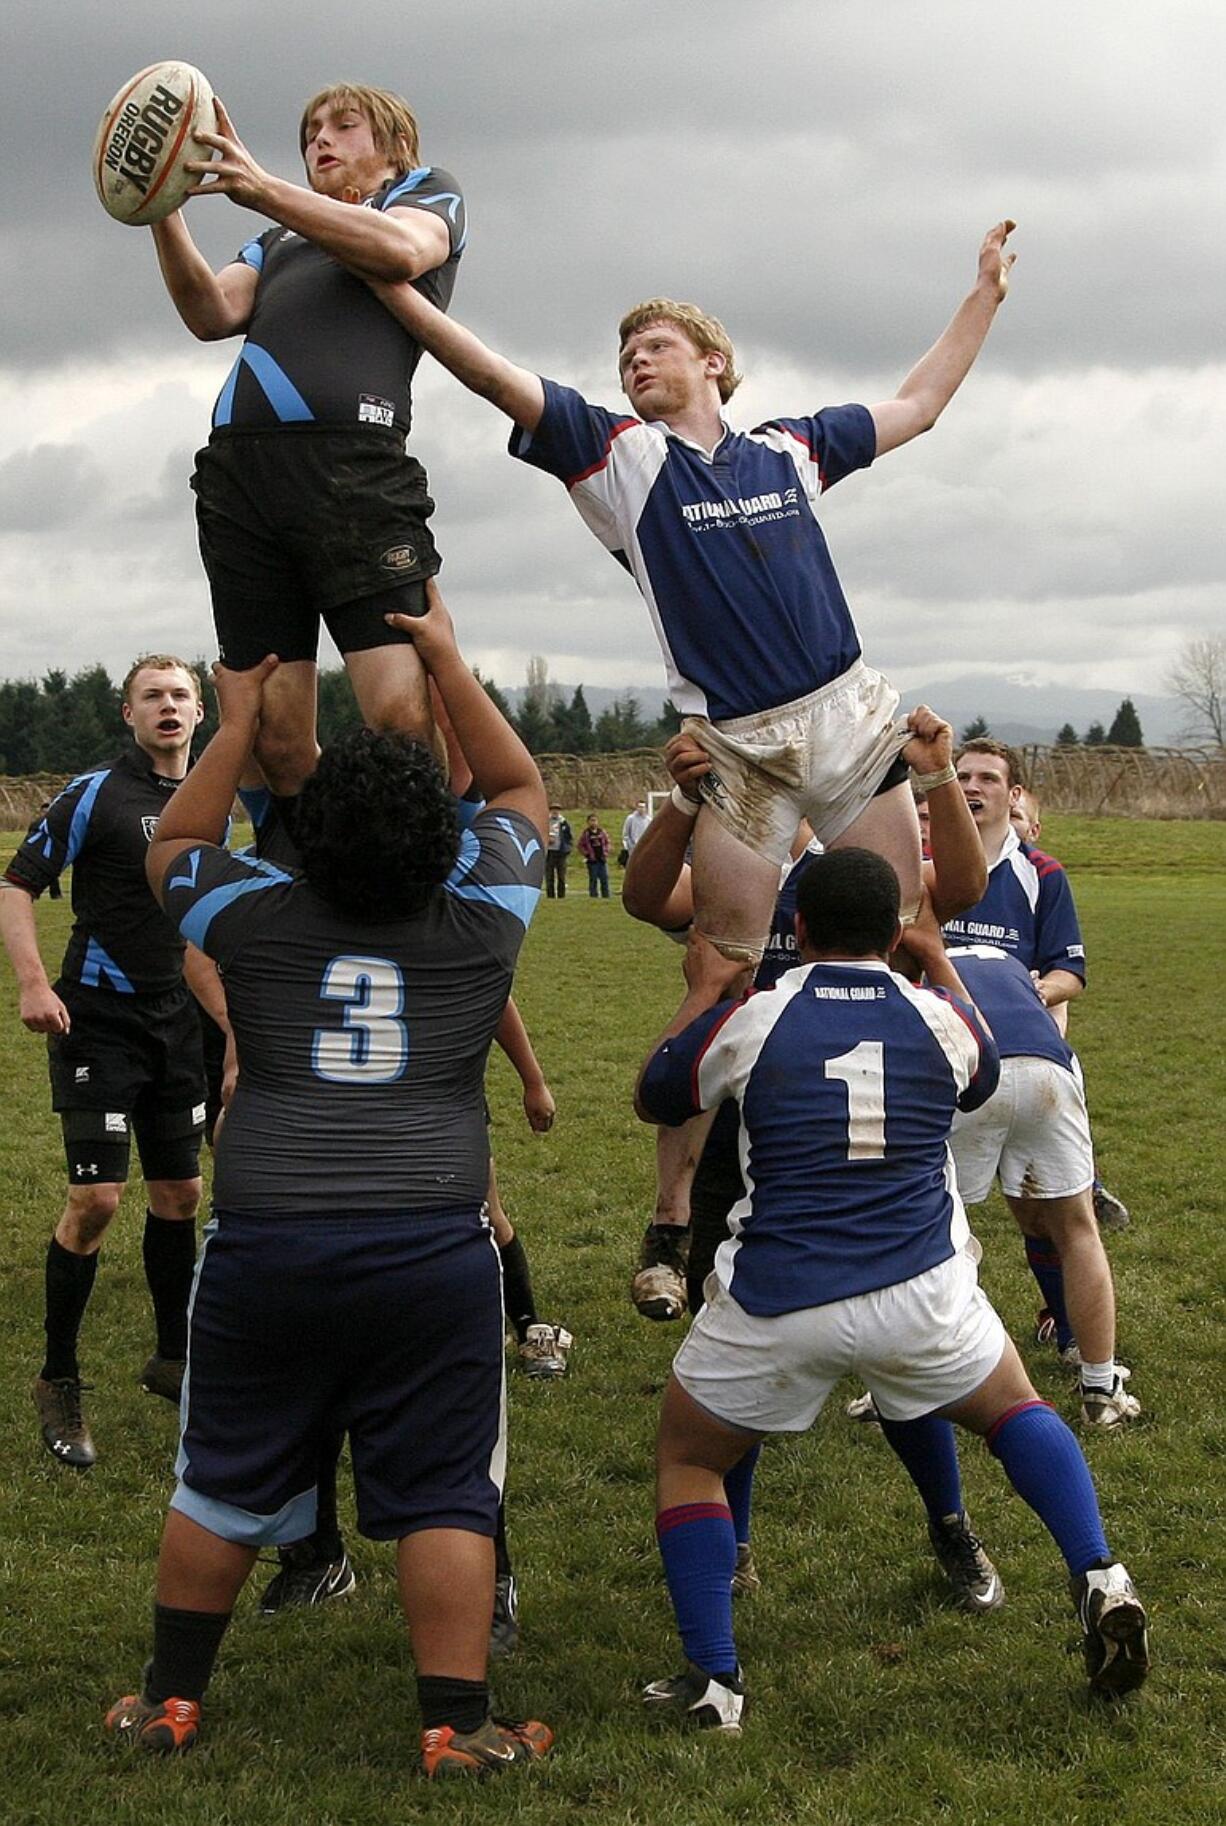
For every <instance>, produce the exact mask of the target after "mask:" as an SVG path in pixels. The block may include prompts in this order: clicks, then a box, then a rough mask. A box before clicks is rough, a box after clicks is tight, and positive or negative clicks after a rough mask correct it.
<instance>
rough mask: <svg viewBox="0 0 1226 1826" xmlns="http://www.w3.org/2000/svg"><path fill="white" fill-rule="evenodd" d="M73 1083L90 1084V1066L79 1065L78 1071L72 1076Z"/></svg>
mask: <svg viewBox="0 0 1226 1826" xmlns="http://www.w3.org/2000/svg"><path fill="white" fill-rule="evenodd" d="M72 1081H73V1083H74V1084H88V1083H89V1066H88V1065H78V1066H77V1069H76V1071H74V1072H73V1074H72Z"/></svg>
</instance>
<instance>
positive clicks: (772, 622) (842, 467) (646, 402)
mask: <svg viewBox="0 0 1226 1826" xmlns="http://www.w3.org/2000/svg"><path fill="white" fill-rule="evenodd" d="M1012 227H1013V224H1012V223H1011V222H1001V223H999V224H997V226H996V227H995V228H993V229H992V230H991V231H990V232H989V233H988V235H987V237H986V238H985V240H984V242H983V245H982V247H981V249H980V253H979V268H978V276H977V279H976V283H975V286H974V288H973V290H972V291H971V293H970V294H969V296H968V297H967V298H966V299H965V301H964V302H963V304H962V305H961V307H960V308H959V310H958V311H957V313H956V314H955V316H954V318H953V319H952V321H951V323H950V324H949V326H948V328H947V329H946V330H945V332H944V334H943V335H942V336H941V337H940V338H939V340H938V341H937V343H936V344H935V345H934V347H933V348H932V349H931V350H929V352H928V354H927V355H925V356H924V357H923V358H922V359H921V361H920V362H919V364H918V365H917V366H916V367H915V369H914V370H913V371H912V373H911V374H910V375H909V376H908V377H907V379H906V380H905V381H904V382H903V384H902V386H901V388H900V389H899V392H898V394H897V395H896V397H895V398H894V399H892V400H888V401H885V402H884V403H882V404H880V405H876V406H873V407H871V408H869V407H866V406H862V405H850V406H837V407H831V408H828V409H825V410H823V411H820V412H817V413H814V414H811V415H808V416H804V417H794V418H778V419H773V420H770V421H768V422H767V423H765V424H762V425H759V426H757V427H756V428H755V429H754V430H752V431H750V432H747V433H746V432H740V431H735V430H733V429H732V427H731V426H730V425H729V424H728V422H727V420H726V419H725V417H724V414H723V407H724V405H725V404H726V403H727V401H728V400H729V399H730V397H731V395H732V393H733V391H734V389H735V387H736V385H737V383H738V380H739V376H738V375H737V373H736V367H735V357H734V353H733V349H732V345H731V343H730V341H729V339H728V337H727V334H726V332H725V331H724V329H723V327H722V325H720V324H719V323H718V322H717V321H716V320H715V319H714V318H711V317H708V316H707V315H706V314H705V313H704V312H702V311H700V310H698V309H697V307H695V306H693V305H679V304H677V303H676V302H675V301H673V300H670V299H663V298H657V299H652V300H650V301H648V302H647V303H645V304H643V305H641V306H639V307H637V308H636V309H635V310H633V311H631V312H630V313H629V314H628V315H627V316H626V317H625V318H624V319H623V320H622V323H621V326H620V332H619V336H620V352H619V373H620V376H621V381H622V385H623V388H624V390H625V393H626V395H627V397H628V399H629V402H630V406H631V412H630V413H629V414H628V413H625V412H616V411H609V410H606V409H605V408H603V407H600V406H595V405H592V404H590V403H589V402H588V401H587V400H586V399H584V398H583V397H582V396H581V395H580V394H578V393H576V392H575V391H574V390H573V389H572V388H569V387H564V386H560V385H558V384H557V383H556V382H554V381H547V380H542V379H541V378H540V377H539V376H537V375H535V374H532V373H530V372H529V371H528V370H526V369H524V368H520V367H517V366H516V365H515V364H514V363H512V362H510V361H507V360H506V359H505V358H503V357H502V356H499V355H496V354H494V353H493V352H491V351H490V350H489V349H487V348H486V347H485V346H484V345H483V344H482V343H481V342H480V341H479V340H478V339H477V338H476V337H475V336H473V335H472V334H471V332H470V331H468V330H466V329H464V328H463V327H462V326H461V325H459V324H457V323H455V322H454V320H450V319H448V318H446V317H444V316H443V315H442V313H440V312H438V311H436V310H433V309H432V308H431V307H430V305H429V303H428V301H427V300H425V299H423V298H421V297H420V296H419V295H417V294H416V293H414V292H413V290H412V288H410V287H406V286H404V285H398V286H380V287H378V288H377V289H378V291H379V295H380V296H381V297H384V298H386V299H387V301H388V303H389V306H390V308H391V309H393V310H394V311H395V313H396V315H397V317H398V318H399V320H400V321H401V322H402V323H404V324H405V325H406V326H407V327H408V328H409V329H410V330H411V332H412V334H413V335H415V336H416V337H417V339H418V340H419V341H420V342H421V343H422V345H423V346H424V347H425V348H427V349H428V350H429V351H430V353H431V354H432V355H434V356H435V357H436V359H438V360H439V361H441V362H442V363H443V365H444V366H445V367H447V368H449V369H450V370H451V372H452V373H453V374H455V375H457V377H458V378H459V379H460V380H462V381H463V382H464V383H465V384H466V385H467V386H468V387H470V388H471V389H472V390H473V391H474V392H477V393H479V394H481V395H483V396H484V397H486V398H488V399H490V400H491V401H492V402H493V403H494V404H495V405H496V406H498V407H499V408H500V409H501V410H502V411H503V412H505V413H506V414H507V415H508V416H509V417H510V418H511V419H512V420H513V421H514V423H515V427H516V429H515V431H514V432H513V434H512V437H511V451H512V454H513V455H515V456H517V457H520V458H522V459H523V460H524V461H526V462H528V463H531V464H534V465H535V466H537V467H539V468H542V469H545V470H546V471H548V472H549V473H550V474H552V475H555V476H557V477H558V478H559V479H560V480H561V481H563V482H564V484H565V485H566V487H567V489H568V491H569V493H570V495H571V498H572V500H573V501H574V502H575V505H576V507H577V508H578V509H579V511H580V513H581V515H582V516H583V518H584V520H585V522H586V523H587V525H588V526H589V527H590V528H591V529H592V531H593V532H594V533H595V535H596V537H597V538H598V539H599V540H600V542H601V544H602V545H604V546H605V547H606V549H607V550H608V551H609V552H610V553H611V554H612V555H613V556H614V557H615V558H616V559H617V560H618V561H619V562H620V563H621V564H622V565H624V566H625V567H626V569H628V570H629V571H630V572H631V574H632V575H633V577H634V579H635V582H636V583H637V585H638V587H639V589H640V591H641V592H642V594H643V596H644V598H645V600H646V602H647V605H648V609H649V612H650V614H651V616H652V620H653V623H654V625H655V629H656V633H657V637H658V638H659V641H660V644H661V647H662V650H663V653H664V658H665V665H666V668H667V672H668V679H669V692H670V695H671V698H672V701H673V702H674V703H675V704H676V705H677V706H678V708H679V709H680V710H681V711H682V712H683V713H684V715H685V717H686V719H687V726H692V727H693V728H695V729H696V731H697V733H698V735H699V739H700V740H701V742H702V744H703V746H704V747H706V748H707V750H708V752H709V753H710V755H711V757H712V761H713V770H712V774H711V777H710V779H709V780H708V781H707V782H706V784H705V786H704V810H703V813H702V816H701V817H700V818H699V820H698V824H697V828H696V831H695V843H694V873H695V903H696V919H697V923H698V927H699V930H700V931H702V932H703V933H704V934H705V935H706V936H707V937H709V938H710V939H711V940H712V942H713V943H715V944H716V946H717V947H718V948H719V949H721V950H722V951H723V952H724V954H725V955H727V956H730V957H740V958H742V959H745V960H748V961H751V962H755V963H756V961H757V959H758V957H759V956H760V955H761V948H762V943H763V940H764V938H765V935H766V931H767V927H768V925H769V923H770V910H771V907H772V905H773V903H774V898H775V893H776V889H777V885H778V875H777V870H778V868H779V866H780V864H781V863H782V862H783V860H784V858H785V857H786V855H787V852H788V847H789V845H790V844H791V841H792V837H793V834H794V833H795V830H796V826H797V824H798V822H799V821H800V819H801V818H802V817H805V818H807V819H808V820H809V822H810V824H811V825H812V826H813V829H814V831H815V833H816V835H817V836H818V837H819V838H820V840H821V841H822V842H823V843H824V844H826V845H827V846H829V845H833V844H838V843H843V844H866V845H868V846H869V847H871V848H874V849H876V850H878V851H879V852H880V853H882V854H884V855H885V856H887V857H888V858H889V860H890V861H891V862H892V863H893V864H894V865H895V867H896V869H897V871H898V872H899V874H900V876H901V878H902V882H903V897H904V907H905V909H906V911H907V912H908V913H913V912H914V910H915V908H916V907H917V906H918V904H919V899H920V872H919V863H920V858H919V841H918V833H917V829H916V820H915V811H914V807H913V805H912V802H911V796H910V792H909V791H908V790H907V789H906V787H905V785H904V784H903V782H904V781H905V772H904V771H903V770H902V769H901V767H898V768H896V767H895V763H896V762H897V757H898V754H899V751H900V750H901V748H902V747H903V746H904V744H905V743H906V741H907V739H908V734H909V732H908V730H907V728H906V726H905V725H903V724H900V723H897V722H896V721H895V714H894V713H895V710H896V708H897V705H898V696H897V693H896V692H895V691H893V689H892V688H891V687H890V686H889V685H888V683H887V682H886V681H885V680H884V679H883V678H882V677H881V676H880V674H878V673H876V672H874V671H872V670H871V669H870V668H868V667H866V666H865V665H864V662H863V660H862V658H861V656H860V643H859V637H858V635H857V634H856V630H855V626H854V624H853V622H852V618H851V614H850V611H849V610H848V607H847V603H846V600H845V598H844V596H843V592H842V589H841V586H840V584H839V581H838V577H837V575H836V573H835V570H834V566H833V563H832V561H831V558H830V554H829V551H828V549H827V546H826V542H825V537H824V535H823V533H822V530H821V527H820V525H819V523H818V520H817V518H816V513H815V507H816V503H817V501H818V500H819V498H820V496H821V495H822V494H823V493H824V491H825V490H826V489H827V488H829V487H831V486H832V485H833V484H834V483H835V482H837V481H839V480H840V479H841V478H842V477H844V476H846V475H848V474H850V473H851V472H852V471H853V470H856V469H861V468H865V467H867V466H868V465H869V464H871V463H872V462H873V460H874V458H875V457H878V456H882V455H884V454H885V453H886V452H887V451H889V450H893V449H895V448H896V447H897V446H898V445H900V444H903V443H906V442H908V441H909V440H910V439H911V438H913V437H915V436H917V435H918V434H919V433H920V432H922V431H925V430H927V429H929V427H930V426H931V425H932V424H934V423H935V421H936V419H937V417H938V416H939V415H940V413H941V412H942V411H943V409H944V408H945V406H946V405H947V404H948V402H949V400H950V399H951V398H952V396H953V394H954V392H955V391H956V389H957V387H958V386H959V385H960V384H961V382H962V380H963V379H964V378H965V376H966V374H967V372H968V371H969V369H970V367H971V364H972V362H973V361H974V359H975V357H976V355H977V354H978V352H979V350H980V348H981V347H982V344H983V341H984V338H985V337H986V335H987V333H988V330H989V328H990V326H991V323H992V320H993V318H994V317H995V314H996V311H997V309H998V307H999V305H1000V303H1001V301H1002V300H1003V298H1004V296H1005V293H1006V291H1007V289H1008V275H1009V270H1010V268H1011V266H1012V264H1013V256H1012V255H1011V254H1006V252H1005V251H1004V243H1005V239H1006V237H1007V235H1008V234H1009V232H1010V230H1011V228H1012Z"/></svg>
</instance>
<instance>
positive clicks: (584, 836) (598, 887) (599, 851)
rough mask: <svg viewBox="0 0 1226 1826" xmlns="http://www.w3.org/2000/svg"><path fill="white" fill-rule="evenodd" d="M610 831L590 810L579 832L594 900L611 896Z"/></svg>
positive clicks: (591, 895) (589, 886)
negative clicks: (598, 897)
mask: <svg viewBox="0 0 1226 1826" xmlns="http://www.w3.org/2000/svg"><path fill="white" fill-rule="evenodd" d="M611 848H612V844H611V842H610V839H609V833H608V831H607V830H605V828H604V826H603V825H602V824H601V822H600V819H599V818H598V817H597V816H596V813H595V812H589V813H588V815H587V823H586V824H585V825H584V827H583V829H582V830H581V831H580V832H579V854H580V855H581V856H582V857H583V860H584V861H585V862H586V863H587V891H588V895H589V897H590V898H591V899H592V900H595V899H596V897H597V895H599V896H600V898H601V900H607V899H608V898H609V851H610V849H611Z"/></svg>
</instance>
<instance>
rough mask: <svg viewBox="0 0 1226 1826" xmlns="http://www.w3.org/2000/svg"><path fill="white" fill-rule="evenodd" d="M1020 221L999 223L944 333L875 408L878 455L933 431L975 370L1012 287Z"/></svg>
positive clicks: (981, 251) (988, 237)
mask: <svg viewBox="0 0 1226 1826" xmlns="http://www.w3.org/2000/svg"><path fill="white" fill-rule="evenodd" d="M1016 226H1017V224H1016V223H1015V222H1010V221H1004V222H998V223H997V224H996V226H995V228H990V229H989V230H988V232H987V234H986V235H985V236H984V240H983V246H982V247H981V248H980V249H979V273H978V277H977V278H976V280H975V284H974V286H973V287H972V288H971V290H970V292H969V293H968V294H967V296H966V297H965V298H964V299H963V301H962V303H961V304H960V305H959V306H958V309H957V310H956V311H955V312H954V315H953V317H952V319H951V320H950V323H949V325H948V327H947V329H946V330H945V331H944V333H943V334H942V335H941V336H940V337H939V338H938V339H937V341H936V342H934V343H933V345H932V347H931V348H930V349H929V351H928V353H927V354H926V355H924V356H922V357H921V359H920V360H919V361H918V362H917V363H916V364H915V366H914V367H913V368H912V370H911V372H910V374H908V376H907V378H906V380H904V382H903V383H902V386H901V387H900V388H899V389H898V392H897V393H896V394H895V396H894V398H893V399H889V400H886V401H885V402H884V403H883V404H882V405H880V406H873V407H871V408H870V410H871V412H872V416H873V423H874V425H875V426H876V427H877V455H878V456H884V455H885V453H886V451H887V450H896V449H897V448H898V446H899V445H900V444H906V443H909V442H910V440H911V439H912V438H913V437H918V436H919V434H920V432H921V431H931V429H932V427H933V426H934V425H935V424H936V422H937V420H938V418H939V417H940V416H941V414H942V412H943V411H944V410H945V408H946V406H947V405H948V404H949V402H950V400H951V399H952V398H953V396H954V394H955V393H956V392H957V391H958V388H959V387H960V386H961V385H962V382H963V381H964V380H965V379H966V377H967V375H968V374H969V373H970V370H971V365H972V363H973V362H974V360H975V357H976V356H977V355H978V353H979V351H980V349H981V348H982V347H983V344H984V340H985V338H986V337H987V333H988V331H989V330H990V329H991V327H992V319H993V318H994V317H995V315H996V313H997V311H998V310H999V309H1000V306H1001V305H1002V304H1003V303H1004V300H1005V295H1006V293H1007V292H1008V290H1009V271H1010V268H1011V267H1012V265H1013V262H1014V261H1015V260H1016V258H1017V255H1016V254H1007V253H1006V252H1005V242H1006V240H1007V239H1008V237H1009V235H1010V234H1011V233H1012V232H1013V230H1014V228H1016Z"/></svg>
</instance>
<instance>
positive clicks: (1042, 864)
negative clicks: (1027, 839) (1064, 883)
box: [1022, 843, 1064, 881]
mask: <svg viewBox="0 0 1226 1826" xmlns="http://www.w3.org/2000/svg"><path fill="white" fill-rule="evenodd" d="M1022 852H1023V854H1024V855H1025V856H1027V857H1028V858H1029V859H1030V861H1031V862H1032V863H1033V864H1034V868H1035V873H1036V874H1037V875H1038V877H1039V880H1040V881H1042V879H1043V877H1044V875H1063V873H1064V864H1063V863H1062V862H1058V861H1057V860H1056V858H1055V857H1054V856H1049V855H1048V854H1047V853H1046V851H1045V850H1036V849H1034V848H1032V846H1031V845H1030V844H1028V843H1027V844H1024V845H1023V846H1022Z"/></svg>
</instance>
